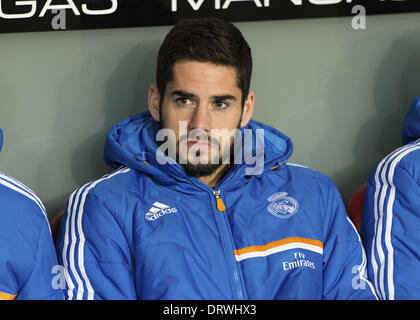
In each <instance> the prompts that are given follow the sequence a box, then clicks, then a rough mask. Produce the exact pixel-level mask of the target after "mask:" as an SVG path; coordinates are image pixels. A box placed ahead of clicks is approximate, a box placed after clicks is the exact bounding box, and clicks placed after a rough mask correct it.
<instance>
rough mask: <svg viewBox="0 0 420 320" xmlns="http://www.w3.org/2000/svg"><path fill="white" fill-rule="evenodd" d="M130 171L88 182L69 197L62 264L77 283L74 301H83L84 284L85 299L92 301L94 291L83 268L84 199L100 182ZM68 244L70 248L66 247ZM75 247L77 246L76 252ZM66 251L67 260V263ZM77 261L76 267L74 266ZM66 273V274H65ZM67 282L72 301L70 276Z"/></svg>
mask: <svg viewBox="0 0 420 320" xmlns="http://www.w3.org/2000/svg"><path fill="white" fill-rule="evenodd" d="M129 171H131V169H129V168H126V167H123V168H121V169H119V170H116V171H115V172H113V173H111V174H108V175H105V176H103V177H102V178H101V179H98V180H96V181H94V182H90V183H88V184H86V185H84V186H83V187H81V188H79V189H78V190H76V191H75V192H73V194H72V195H71V196H70V199H69V205H68V207H67V211H68V212H67V213H68V214H67V219H66V226H65V228H66V232H65V235H64V246H63V253H62V254H63V264H64V267H65V268H66V270H67V271H68V268H69V267H70V271H71V275H73V276H74V279H75V281H76V283H77V290H76V299H77V300H81V299H83V295H84V291H85V288H84V284H85V285H86V290H87V299H88V300H93V298H94V289H93V287H92V285H91V283H90V280H89V278H88V276H87V274H86V270H85V266H84V245H85V235H84V233H83V228H82V218H83V210H84V204H85V201H86V197H87V195H88V193H89V191H90V190H92V189H93V188H94V187H95V186H97V185H98V184H99V183H101V182H102V181H105V180H108V179H110V178H112V177H114V176H115V175H118V174H122V173H127V172H129ZM68 244H70V248H69V246H68ZM76 246H78V248H77V250H76ZM67 251H68V255H69V259H68V261H67ZM76 260H77V266H76ZM67 273H68V272H66V274H67ZM66 279H67V281H68V291H67V292H68V299H69V300H72V299H73V297H74V296H73V295H74V292H73V291H74V289H75V288H76V287H75V285H74V283H73V281H72V280H71V278H70V275H67V277H66Z"/></svg>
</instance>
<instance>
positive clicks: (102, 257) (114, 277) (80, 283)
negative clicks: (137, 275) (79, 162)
mask: <svg viewBox="0 0 420 320" xmlns="http://www.w3.org/2000/svg"><path fill="white" fill-rule="evenodd" d="M57 251H58V257H59V262H60V263H61V264H62V265H63V268H64V274H65V278H66V283H67V287H66V290H65V294H66V298H67V299H69V300H94V299H95V300H102V299H104V300H126V299H136V293H135V287H134V283H135V282H134V275H133V268H132V261H131V254H130V252H131V251H130V245H129V243H128V240H127V237H126V236H125V234H124V232H123V230H122V229H121V226H120V224H119V223H118V221H117V220H116V218H115V217H114V215H113V213H112V212H111V211H110V210H109V209H108V208H107V207H106V206H105V205H104V204H103V203H102V202H101V201H100V200H99V199H98V198H97V197H96V196H94V195H91V194H89V193H88V191H87V190H85V189H84V188H80V189H78V190H76V191H75V192H74V193H73V194H72V195H71V197H70V199H69V202H68V205H67V208H66V212H65V215H64V216H63V220H62V224H61V229H60V233H59V237H58V241H57Z"/></svg>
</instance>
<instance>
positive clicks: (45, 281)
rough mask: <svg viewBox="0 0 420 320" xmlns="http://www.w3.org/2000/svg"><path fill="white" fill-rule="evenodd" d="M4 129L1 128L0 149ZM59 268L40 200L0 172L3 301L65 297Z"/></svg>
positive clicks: (0, 289) (0, 286)
mask: <svg viewBox="0 0 420 320" xmlns="http://www.w3.org/2000/svg"><path fill="white" fill-rule="evenodd" d="M2 138H3V132H2V130H1V129H0V149H1V146H2V140H3V139H2ZM57 276H58V277H60V268H59V266H58V263H57V257H56V253H55V249H54V245H53V240H52V237H51V231H50V227H49V224H48V218H47V215H46V211H45V208H44V206H43V204H42V202H41V200H40V199H39V198H38V197H37V196H36V195H35V193H34V192H33V191H31V190H30V189H29V188H28V187H26V186H25V185H23V184H22V183H21V182H19V181H17V180H16V179H13V178H12V177H10V176H8V175H6V174H4V173H3V172H0V300H13V299H16V300H43V299H63V298H64V295H63V292H62V290H61V286H60V283H59V279H55V277H57Z"/></svg>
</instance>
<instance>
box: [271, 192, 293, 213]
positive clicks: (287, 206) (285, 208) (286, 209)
mask: <svg viewBox="0 0 420 320" xmlns="http://www.w3.org/2000/svg"><path fill="white" fill-rule="evenodd" d="M268 201H269V202H270V204H269V205H268V206H267V210H268V212H270V213H271V214H272V215H273V216H276V217H277V218H289V217H291V216H293V215H294V214H295V213H296V212H297V211H298V210H299V202H297V200H296V199H295V198H292V197H290V196H288V195H287V192H277V193H275V194H273V195H272V196H270V197H269V198H268Z"/></svg>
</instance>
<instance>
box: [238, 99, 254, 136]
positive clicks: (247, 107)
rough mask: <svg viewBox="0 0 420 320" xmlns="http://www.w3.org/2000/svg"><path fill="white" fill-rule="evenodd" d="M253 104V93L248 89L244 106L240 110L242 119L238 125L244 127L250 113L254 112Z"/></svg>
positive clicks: (249, 118)
mask: <svg viewBox="0 0 420 320" xmlns="http://www.w3.org/2000/svg"><path fill="white" fill-rule="evenodd" d="M254 105H255V94H254V92H252V91H250V92H249V93H248V97H247V98H246V100H245V103H244V108H243V110H242V120H241V124H240V127H241V128H243V127H245V126H246V125H247V124H248V122H249V121H250V120H251V117H252V114H253V113H254Z"/></svg>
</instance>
